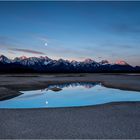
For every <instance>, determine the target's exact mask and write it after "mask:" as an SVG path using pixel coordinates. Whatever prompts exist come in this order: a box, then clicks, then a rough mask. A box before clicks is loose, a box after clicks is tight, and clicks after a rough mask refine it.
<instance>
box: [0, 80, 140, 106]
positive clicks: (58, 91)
mask: <svg viewBox="0 0 140 140" xmlns="http://www.w3.org/2000/svg"><path fill="white" fill-rule="evenodd" d="M21 92H22V93H23V94H22V95H19V96H17V97H14V98H12V99H8V100H4V101H0V108H11V109H12V108H13V109H14V108H56V107H79V106H91V105H99V104H105V103H110V102H123V101H140V92H136V91H126V90H120V89H112V88H107V87H104V86H102V85H101V83H92V82H75V83H65V84H57V85H49V86H48V87H47V88H46V89H40V90H32V91H21Z"/></svg>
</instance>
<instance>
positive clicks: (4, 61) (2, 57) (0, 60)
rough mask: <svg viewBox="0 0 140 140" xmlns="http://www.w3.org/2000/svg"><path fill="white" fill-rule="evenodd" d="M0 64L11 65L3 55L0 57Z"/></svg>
mask: <svg viewBox="0 0 140 140" xmlns="http://www.w3.org/2000/svg"><path fill="white" fill-rule="evenodd" d="M0 62H2V63H11V60H10V59H8V58H7V57H6V56H4V55H0Z"/></svg>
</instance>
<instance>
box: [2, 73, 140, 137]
mask: <svg viewBox="0 0 140 140" xmlns="http://www.w3.org/2000/svg"><path fill="white" fill-rule="evenodd" d="M73 81H92V82H101V83H102V84H103V85H104V86H106V87H111V88H119V89H122V90H132V91H133V90H135V91H140V75H126V74H125V75H124V74H119V75H118V74H76V75H73V74H71V75H67V74H64V75H1V76H0V99H1V100H2V99H5V98H9V97H11V96H13V95H14V96H18V95H20V94H21V93H20V90H34V89H41V88H46V87H47V85H48V84H53V83H64V82H73ZM138 94H139V93H138ZM0 138H1V139H12V138H14V139H21V138H22V139H26V138H28V139H29V138H32V139H35V138H36V139H41V138H48V139H53V138H55V139H67V138H76V139H78V138H79V139H82V138H89V139H92V138H104V139H105V138H107V139H109V138H110V139H111V138H115V139H119V138H120V139H127V138H129V139H131V138H132V139H135V138H139V139H140V102H133V103H132V102H131V103H130V102H129V103H127V102H126V103H110V104H104V105H98V106H90V107H78V108H57V109H11V110H10V109H0Z"/></svg>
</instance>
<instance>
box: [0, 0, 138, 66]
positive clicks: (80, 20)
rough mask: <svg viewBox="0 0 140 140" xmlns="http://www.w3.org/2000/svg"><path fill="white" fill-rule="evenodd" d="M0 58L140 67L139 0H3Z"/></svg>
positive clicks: (0, 15)
mask: <svg viewBox="0 0 140 140" xmlns="http://www.w3.org/2000/svg"><path fill="white" fill-rule="evenodd" d="M0 54H4V55H6V56H7V57H9V58H14V57H18V56H23V55H24V56H27V57H33V56H36V57H38V56H48V57H50V58H52V59H60V58H62V59H68V60H78V61H82V60H84V59H86V58H91V59H93V60H95V61H101V60H104V59H107V60H109V61H110V62H115V61H116V60H124V61H126V62H128V63H129V64H131V65H134V66H135V65H140V61H139V60H140V2H139V1H135V2H130V1H125V2H123V1H117V2H113V1H108V2H105V1H99V2H96V1H88V2H85V1H73V2H72V1H69V2H68V1H61V2H58V1H52V2H49V1H46V2H43V1H42V2H39V1H38V2H37V1H36V2H35V1H34V2H33V1H32V2H31V1H30V2H27V1H24V2H17V1H15V2H8V1H7V2H2V1H0Z"/></svg>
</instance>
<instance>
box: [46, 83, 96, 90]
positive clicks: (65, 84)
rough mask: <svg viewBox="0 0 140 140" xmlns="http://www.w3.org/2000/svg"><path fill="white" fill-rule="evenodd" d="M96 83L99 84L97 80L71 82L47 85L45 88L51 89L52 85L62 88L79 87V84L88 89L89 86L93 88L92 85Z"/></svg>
mask: <svg viewBox="0 0 140 140" xmlns="http://www.w3.org/2000/svg"><path fill="white" fill-rule="evenodd" d="M98 84H99V83H98V82H73V83H63V84H55V85H49V86H48V88H47V89H51V88H54V87H57V88H61V89H63V88H69V87H79V86H82V87H84V88H87V89H89V88H93V87H94V86H96V85H98Z"/></svg>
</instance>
